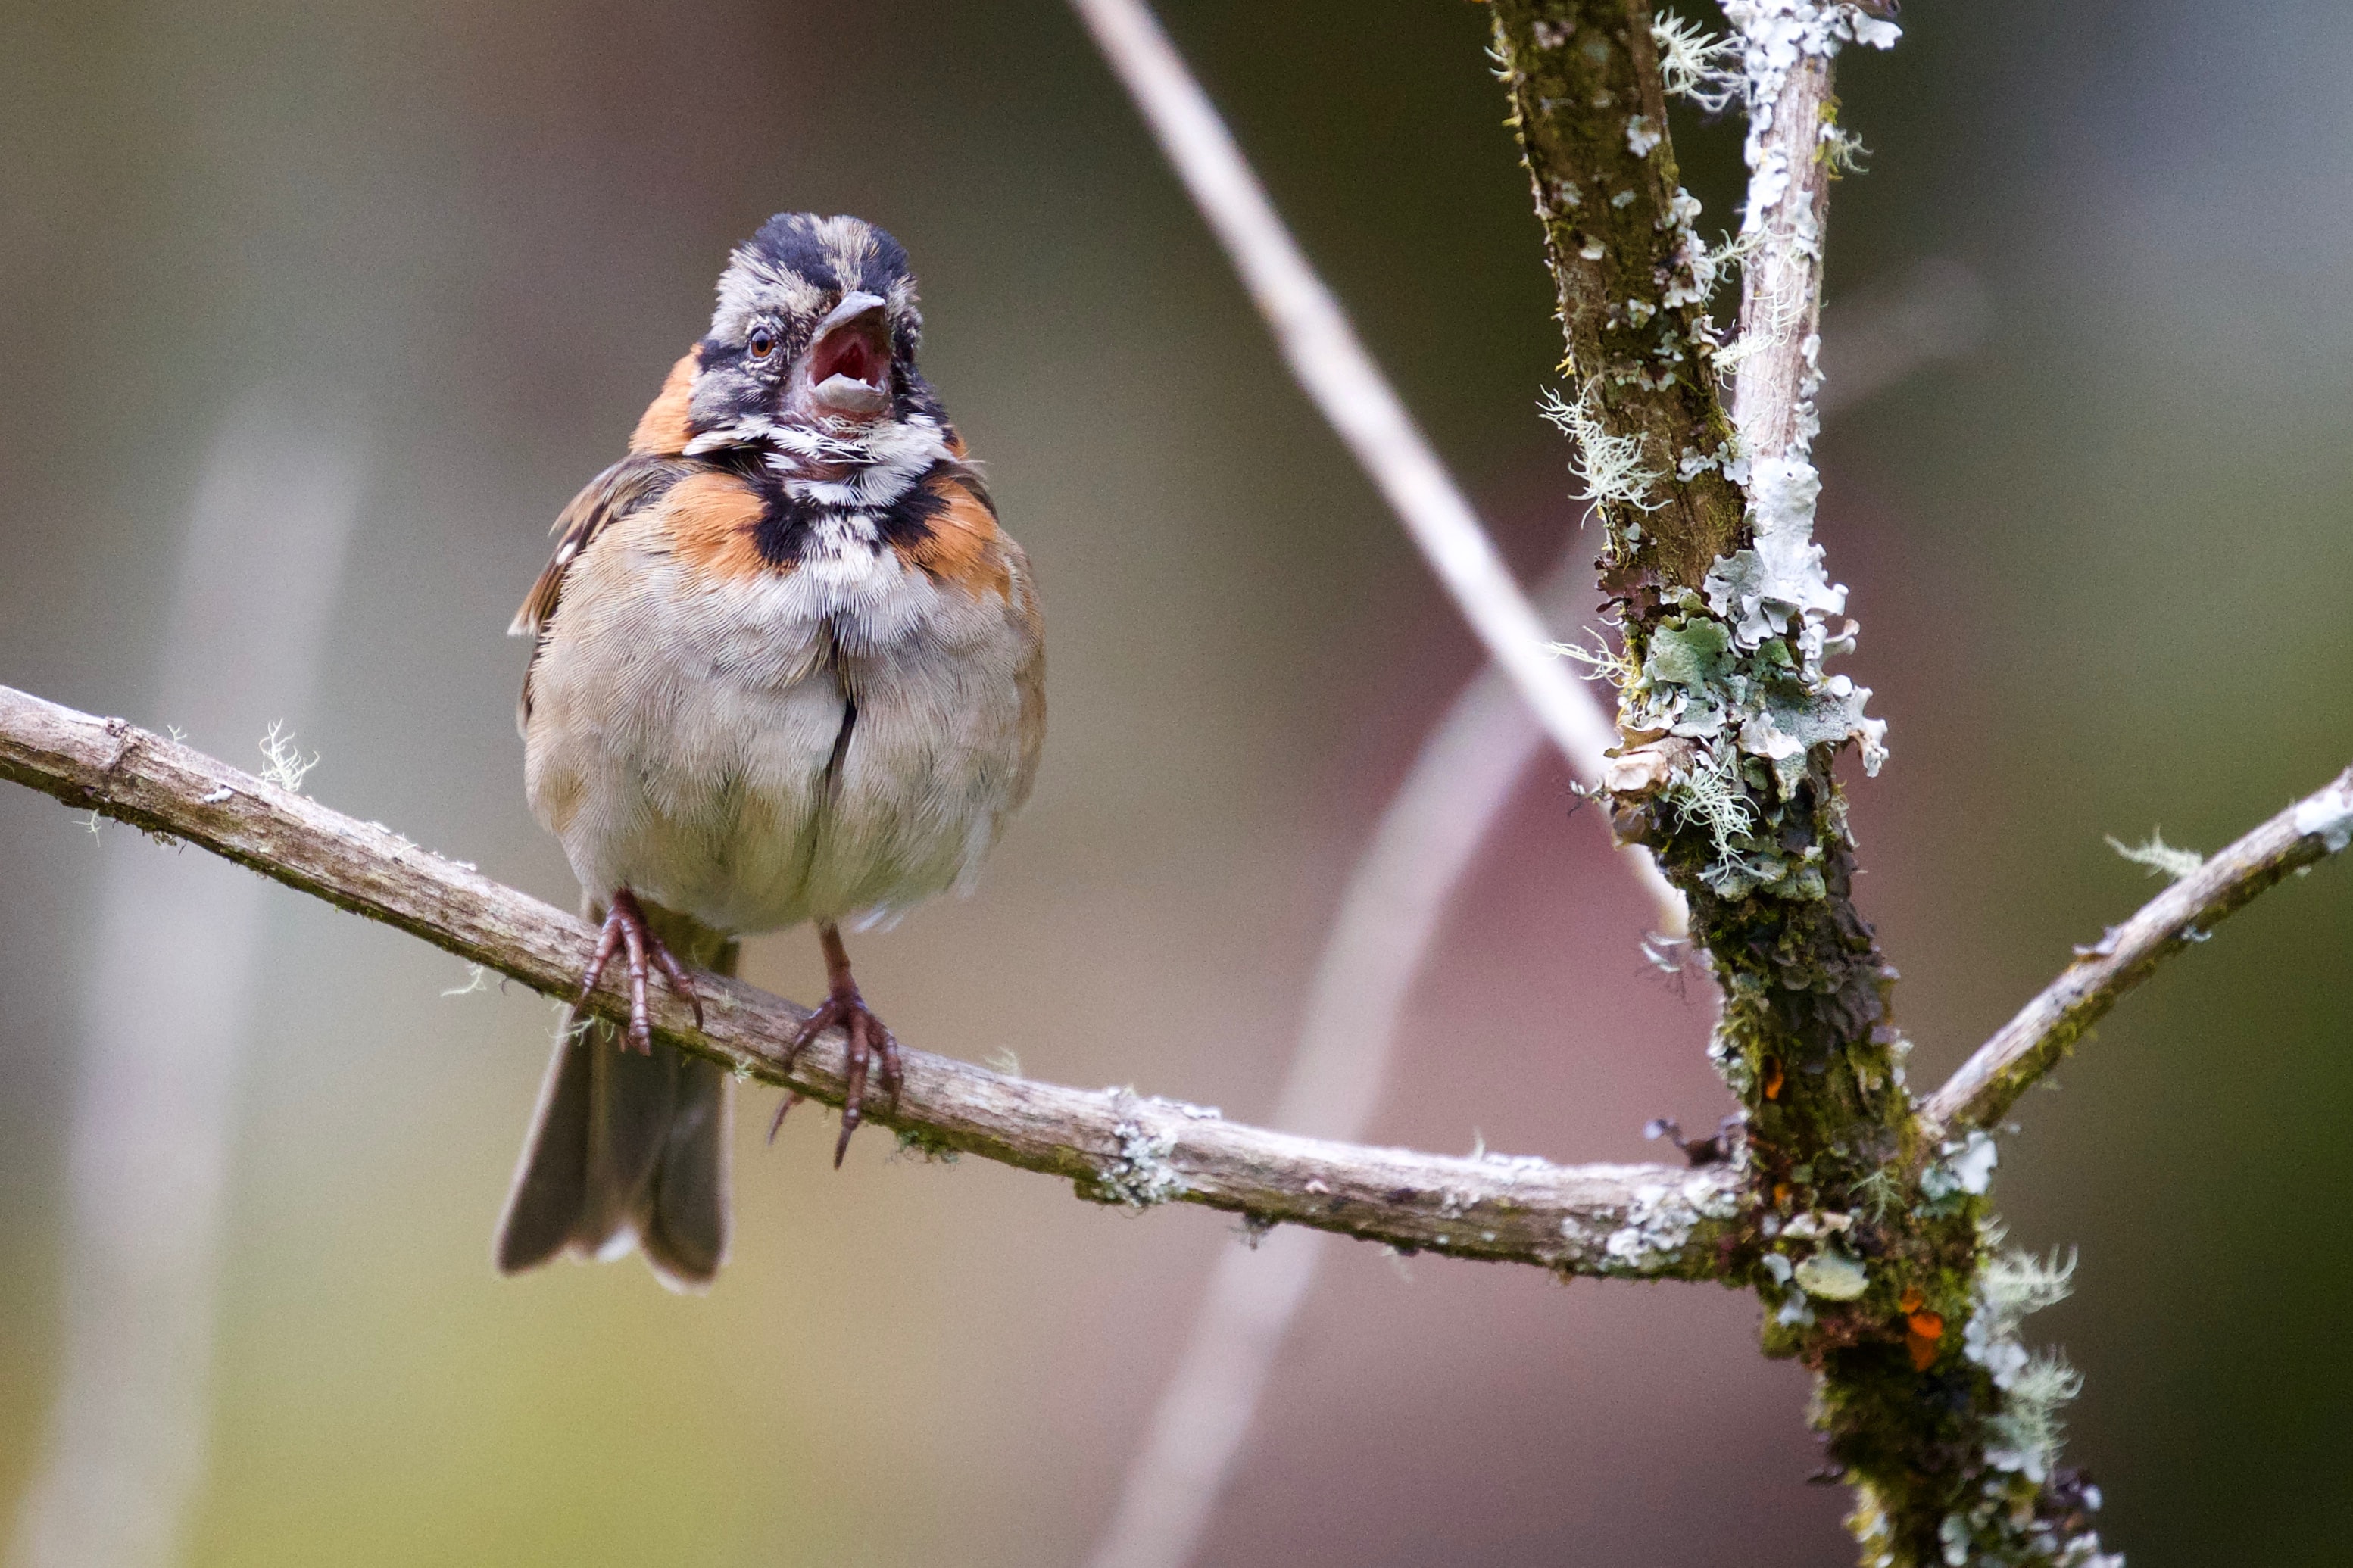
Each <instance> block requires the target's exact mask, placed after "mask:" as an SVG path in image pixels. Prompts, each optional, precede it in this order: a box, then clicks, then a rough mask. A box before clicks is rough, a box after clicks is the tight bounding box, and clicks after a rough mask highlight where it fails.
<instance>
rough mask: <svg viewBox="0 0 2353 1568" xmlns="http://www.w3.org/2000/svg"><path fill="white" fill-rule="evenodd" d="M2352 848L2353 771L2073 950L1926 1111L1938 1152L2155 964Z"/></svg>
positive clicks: (2025, 1082) (1993, 1113) (2038, 1072)
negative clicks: (2295, 876)
mask: <svg viewBox="0 0 2353 1568" xmlns="http://www.w3.org/2000/svg"><path fill="white" fill-rule="evenodd" d="M2348 843H2353V768H2348V769H2347V770H2346V771H2345V772H2344V773H2339V774H2338V775H2337V779H2336V782H2335V783H2333V784H2330V785H2329V786H2328V787H2327V789H2324V790H2321V791H2319V792H2317V793H2316V794H2314V795H2307V796H2306V797H2305V798H2304V799H2303V800H2300V801H2298V802H2296V804H2295V805H2292V806H2289V807H2288V808H2287V809H2286V810H2285V811H2283V812H2281V813H2280V814H2279V815H2278V816H2274V817H2273V818H2272V819H2271V820H2270V821H2268V822H2266V823H2264V824H2263V826H2260V827H2258V828H2256V829H2255V830H2254V831H2253V832H2252V833H2250V834H2248V835H2247V836H2246V837H2243V838H2241V839H2240V840H2238V842H2236V843H2234V844H2232V845H2231V846H2230V847H2227V848H2225V849H2222V850H2221V851H2219V852H2217V853H2215V854H2213V855H2211V856H2209V857H2208V858H2207V859H2206V861H2205V863H2204V864H2202V865H2201V866H2200V867H2199V868H2198V869H2197V870H2195V871H2192V872H2191V873H2189V875H2188V876H2186V877H2184V878H2182V879H2181V880H2179V881H2178V882H2176V883H2174V884H2173V886H2171V887H2170V888H2168V889H2166V890H2165V891H2164V892H2162V893H2159V894H2158V896H2157V897H2156V898H2154V899H2151V900H2149V901H2148V902H2147V903H2146V904H2144V905H2142V906H2141V908H2140V910H2138V911H2137V913H2135V914H2134V915H2133V917H2132V918H2131V919H2130V920H2128V921H2125V923H2124V924H2122V925H2120V926H2113V927H2110V928H2109V930H2108V931H2107V934H2106V935H2105V936H2103V937H2102V938H2101V939H2100V940H2099V941H2098V942H2096V943H2094V945H2092V946H2090V947H2088V948H2079V949H2077V950H2076V958H2075V962H2074V963H2073V964H2070V965H2069V966H2068V968H2067V972H2066V973H2063V974H2062V975H2060V976H2059V978H2058V979H2056V980H2054V981H2052V983H2051V984H2049V985H2048V986H2046V987H2044V988H2043V990H2042V994H2040V995H2038V996H2036V997H2035V998H2034V1000H2032V1001H2031V1002H2029V1003H2028V1004H2027V1005H2025V1006H2024V1007H2023V1008H2022V1009H2021V1010H2020V1012H2019V1015H2018V1016H2016V1017H2015V1018H2012V1019H2011V1020H2010V1022H2009V1023H2007V1024H2005V1025H2003V1026H2001V1029H2000V1032H1999V1033H1997V1034H1996V1035H1995V1036H1994V1037H1993V1038H1991V1039H1989V1040H1988V1041H1987V1042H1986V1043H1985V1044H1984V1045H1982V1046H1980V1047H1978V1051H1977V1054H1976V1055H1975V1056H1973V1057H1971V1058H1969V1059H1968V1061H1967V1062H1965V1063H1963V1064H1962V1066H1961V1069H1960V1071H1958V1072H1957V1073H1955V1074H1954V1075H1953V1076H1952V1077H1951V1078H1950V1079H1947V1080H1946V1082H1945V1087H1944V1088H1942V1089H1938V1090H1937V1091H1936V1093H1935V1094H1933V1095H1931V1096H1930V1097H1929V1098H1928V1101H1927V1103H1926V1104H1925V1105H1923V1106H1922V1107H1921V1108H1920V1120H1921V1122H1922V1124H1923V1126H1924V1127H1925V1128H1926V1131H1927V1133H1928V1136H1927V1137H1926V1139H1925V1140H1924V1142H1925V1143H1926V1146H1927V1147H1929V1148H1931V1149H1933V1148H1934V1147H1935V1144H1936V1140H1938V1139H1939V1138H1943V1137H1948V1136H1951V1135H1953V1134H1956V1133H1960V1132H1966V1131H1969V1130H1970V1129H1972V1128H1990V1127H1992V1126H1993V1125H1994V1124H1995V1123H1996V1122H1998V1121H2000V1120H2001V1118H2002V1113H2003V1112H2005V1111H2007V1110H2009V1109H2010V1106H2011V1105H2012V1104H2014V1103H2015V1102H2016V1101H2017V1100H2018V1097H2019V1096H2020V1095H2021V1094H2023V1093H2025V1092H2026V1090H2027V1089H2029V1088H2031V1086H2032V1085H2033V1083H2034V1081H2035V1079H2039V1078H2041V1077H2042V1075H2043V1074H2044V1073H2046V1072H2049V1071H2050V1070H2051V1069H2052V1068H2054V1067H2056V1066H2057V1065H2058V1064H2059V1061H2060V1058H2063V1057H2064V1056H2065V1055H2066V1054H2067V1052H2068V1050H2069V1049H2070V1048H2071V1047H2073V1045H2074V1043H2075V1042H2076V1041H2077V1040H2079V1039H2081V1038H2082V1037H2083V1036H2084V1031H2085V1030H2087V1029H2089V1028H2090V1027H2091V1026H2093V1025H2094V1024H2095V1023H2097V1022H2098V1021H2099V1019H2100V1017H2101V1016H2102V1015H2103V1014H2105V1013H2106V1012H2107V1010H2108V1009H2109V1008H2111V1007H2113V1006H2115V1005H2116V1002H2117V1000H2118V999H2119V998H2121V997H2122V996H2123V995H2124V994H2125V993H2126V992H2127V991H2129V990H2131V989H2132V988H2133V987H2134V986H2136V985H2137V984H2140V983H2141V982H2142V981H2144V980H2146V979H2147V978H2148V977H2149V976H2150V975H2151V974H2152V973H2156V970H2157V966H2158V964H2160V963H2164V962H2165V961H2166V960H2167V959H2168V958H2171V957H2172V956H2173V955H2174V954H2176V953H2179V952H2188V951H2189V948H2190V947H2191V946H2192V945H2193V944H2195V943H2197V942H2204V941H2205V940H2206V939H2207V938H2208V937H2209V936H2211V935H2212V934H2213V931H2214V927H2215V925H2216V924H2217V923H2218V922H2220V921H2221V920H2223V919H2224V918H2225V917H2227V916H2228V915H2230V914H2231V913H2232V912H2233V911H2234V910H2237V909H2239V907H2240V906H2241V905H2242V904H2245V903H2246V902H2247V901H2248V900H2252V899H2253V897H2254V896H2255V895H2256V894H2257V893H2260V892H2262V891H2263V889H2266V888H2268V887H2270V886H2271V885H2272V884H2274V882H2277V881H2279V880H2280V879H2282V878H2284V877H2287V876H2289V875H2291V874H2292V873H2294V872H2296V871H2300V870H2302V869H2304V868H2306V867H2307V866H2310V865H2313V864H2314V863H2316V861H2320V860H2323V859H2326V858H2328V857H2329V856H2331V855H2334V854H2337V853H2338V852H2339V851H2341V850H2343V849H2344V848H2345V847H2346V846H2347V845H2348Z"/></svg>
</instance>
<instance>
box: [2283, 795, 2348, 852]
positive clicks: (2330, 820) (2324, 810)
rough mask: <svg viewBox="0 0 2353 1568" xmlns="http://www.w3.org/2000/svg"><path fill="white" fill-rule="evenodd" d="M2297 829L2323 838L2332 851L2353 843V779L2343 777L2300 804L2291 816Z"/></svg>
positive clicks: (2306, 835) (2323, 845) (2322, 845)
mask: <svg viewBox="0 0 2353 1568" xmlns="http://www.w3.org/2000/svg"><path fill="white" fill-rule="evenodd" d="M2290 820H2291V821H2292V822H2293V823H2294V825H2295V830H2296V832H2298V833H2300V834H2302V835H2304V836H2305V837H2308V838H2317V839H2319V840H2320V844H2321V847H2322V848H2324V849H2326V850H2327V851H2328V852H2329V853H2330V854H2331V855H2341V854H2343V853H2344V852H2345V849H2346V847H2347V846H2348V845H2353V779H2339V780H2337V782H2336V783H2335V784H2331V785H2329V786H2328V787H2327V789H2325V790H2322V791H2321V792H2320V793H2319V794H2318V795H2314V796H2313V797H2312V798H2311V799H2309V800H2306V801H2305V802H2303V803H2302V804H2300V805H2297V806H2296V808H2295V816H2294V817H2293V818H2291V819H2290Z"/></svg>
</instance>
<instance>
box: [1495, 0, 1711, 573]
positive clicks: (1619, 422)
mask: <svg viewBox="0 0 2353 1568" xmlns="http://www.w3.org/2000/svg"><path fill="white" fill-rule="evenodd" d="M1493 9H1494V14H1495V38H1496V51H1495V56H1496V62H1497V74H1498V75H1500V76H1501V77H1502V79H1503V81H1504V88H1505V89H1506V91H1507V92H1508V93H1509V94H1510V98H1511V111H1512V123H1513V126H1514V130H1515V131H1516V132H1518V134H1519V138H1520V144H1521V149H1522V152H1523V153H1524V154H1525V159H1526V162H1527V166H1528V174H1529V178H1530V182H1531V184H1532V186H1533V189H1534V193H1535V207H1536V216H1537V217H1538V218H1540V219H1541V220H1542V221H1543V223H1544V234H1545V255H1546V259H1547V260H1548V261H1549V262H1550V263H1551V266H1552V272H1553V279H1554V282H1555V285H1556V290H1557V293H1558V297H1559V301H1560V321H1561V328H1562V331H1563V332H1564V334H1565V335H1566V338H1567V347H1568V353H1567V358H1566V359H1565V360H1563V361H1562V363H1561V372H1562V374H1564V375H1565V376H1567V378H1568V383H1569V385H1568V388H1567V394H1566V395H1564V396H1563V397H1562V398H1561V399H1560V401H1559V403H1558V405H1557V408H1558V411H1559V412H1558V414H1557V416H1556V417H1558V418H1559V420H1560V421H1561V423H1562V424H1563V425H1564V426H1567V428H1568V430H1569V432H1570V434H1571V435H1572V436H1574V437H1576V438H1577V443H1578V446H1579V448H1580V450H1581V454H1582V455H1581V458H1580V468H1579V472H1580V475H1581V476H1582V477H1583V479H1585V482H1586V486H1587V489H1588V493H1589V494H1590V495H1591V497H1592V499H1593V500H1594V503H1595V506H1596V509H1597V510H1598V511H1599V514H1600V516H1601V520H1602V522H1603V525H1604V527H1605V529H1606V530H1607V531H1608V538H1609V544H1608V554H1607V557H1606V561H1607V565H1608V572H1607V574H1606V576H1605V579H1604V580H1605V582H1606V583H1607V584H1609V586H1610V587H1611V588H1612V589H1613V590H1615V591H1620V592H1628V593H1632V592H1635V591H1637V590H1638V589H1639V588H1640V587H1641V586H1643V585H1645V584H1650V585H1655V586H1657V587H1659V588H1662V589H1667V588H1672V586H1673V585H1676V584H1683V585H1690V586H1696V585H1697V584H1699V583H1700V581H1701V580H1702V579H1703V578H1704V577H1705V576H1706V574H1707V570H1708V567H1709V566H1710V565H1711V564H1712V563H1714V562H1715V559H1716V557H1718V556H1720V555H1725V554H1728V553H1730V552H1732V550H1733V549H1735V548H1736V546H1737V544H1738V543H1739V542H1740V541H1741V539H1742V536H1743V531H1744V529H1745V523H1744V520H1743V514H1744V511H1745V510H1746V502H1745V500H1744V498H1743V497H1742V495H1741V492H1740V489H1739V488H1738V486H1737V485H1736V483H1735V482H1734V479H1733V478H1732V476H1731V475H1728V474H1727V473H1726V471H1725V463H1726V461H1727V459H1729V458H1730V457H1731V438H1732V425H1731V422H1730V420H1729V419H1728V418H1727V417H1726V416H1725V410H1724V407H1723V405H1722V403H1721V402H1720V400H1719V399H1718V397H1717V395H1716V381H1715V360H1714V353H1715V328H1714V326H1713V325H1712V323H1711V322H1710V321H1709V318H1708V313H1707V301H1708V297H1709V296H1710V295H1711V294H1713V293H1714V292H1715V285H1716V282H1717V280H1718V270H1719V263H1720V258H1719V257H1718V256H1717V255H1716V254H1715V252H1713V251H1711V250H1709V249H1708V247H1707V246H1706V245H1705V244H1704V242H1703V241H1702V240H1701V239H1700V237H1699V234H1698V231H1697V229H1696V228H1694V225H1693V220H1694V218H1695V217H1696V216H1698V213H1699V204H1698V203H1696V202H1695V201H1694V200H1693V199H1692V198H1691V197H1690V195H1688V194H1686V193H1685V192H1684V191H1683V187H1682V186H1681V185H1680V184H1678V183H1677V180H1676V170H1675V159H1674V145H1673V143H1672V141H1670V140H1669V138H1668V136H1667V133H1666V131H1667V105H1666V92H1665V88H1664V85H1663V83H1662V80H1661V78H1660V74H1659V60H1658V51H1657V48H1656V47H1655V46H1654V45H1653V43H1652V41H1651V8H1650V6H1649V5H1648V4H1647V3H1646V0H1496V3H1495V5H1494V7H1493Z"/></svg>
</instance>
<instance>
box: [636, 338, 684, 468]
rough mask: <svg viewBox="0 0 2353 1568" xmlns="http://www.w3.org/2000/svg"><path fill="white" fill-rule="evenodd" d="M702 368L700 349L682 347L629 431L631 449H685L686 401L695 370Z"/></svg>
mask: <svg viewBox="0 0 2353 1568" xmlns="http://www.w3.org/2000/svg"><path fill="white" fill-rule="evenodd" d="M701 368H702V351H701V350H700V349H699V348H692V349H689V350H687V351H686V353H685V354H684V355H682V356H681V358H680V360H679V362H678V363H676V364H674V365H672V366H670V375H669V377H668V378H667V379H665V380H664V381H663V382H662V388H661V391H659V393H656V394H655V395H654V400H653V402H652V403H651V404H650V405H648V407H647V409H646V412H645V415H644V416H643V417H641V418H640V419H638V427H637V428H636V429H635V430H633V431H631V432H630V434H629V450H630V451H632V452H659V453H662V454H664V455H666V456H671V457H675V456H676V455H677V454H679V453H681V452H683V451H685V450H686V405H687V399H688V398H689V397H691V395H693V392H694V376H695V372H696V371H698V370H699V369H701Z"/></svg>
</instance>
